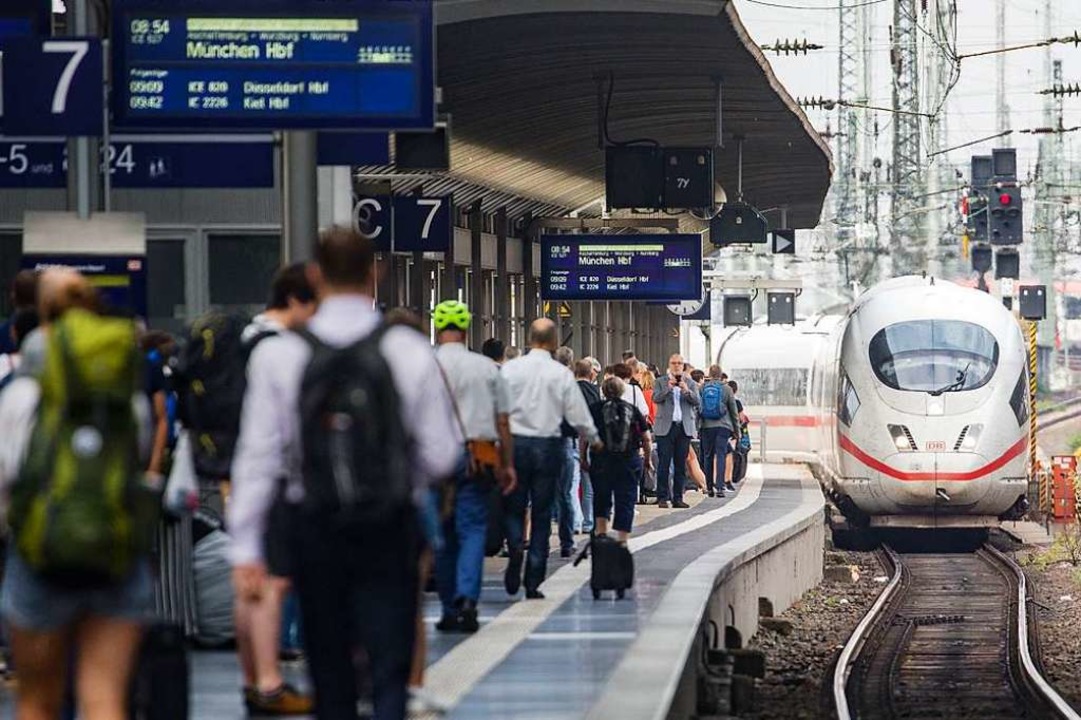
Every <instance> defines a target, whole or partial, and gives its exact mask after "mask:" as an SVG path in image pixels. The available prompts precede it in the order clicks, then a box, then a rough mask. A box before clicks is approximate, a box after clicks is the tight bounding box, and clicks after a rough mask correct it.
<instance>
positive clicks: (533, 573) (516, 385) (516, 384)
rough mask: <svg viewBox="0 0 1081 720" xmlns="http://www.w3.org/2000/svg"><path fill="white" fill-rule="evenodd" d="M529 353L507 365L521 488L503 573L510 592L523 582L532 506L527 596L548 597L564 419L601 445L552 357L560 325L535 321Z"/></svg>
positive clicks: (514, 499)
mask: <svg viewBox="0 0 1081 720" xmlns="http://www.w3.org/2000/svg"><path fill="white" fill-rule="evenodd" d="M529 342H530V346H531V348H532V349H531V350H530V352H529V353H528V354H527V355H525V356H524V357H520V358H517V359H515V360H511V361H510V362H508V363H507V364H506V365H504V366H503V371H502V374H503V377H504V379H505V380H506V381H507V387H508V388H509V390H510V397H511V412H510V429H511V433H512V434H513V435H514V467H515V469H516V470H517V471H518V489H517V490H516V491H515V492H514V493H513V494H512V495H511V496H510V498H509V502H508V508H507V518H506V533H507V545H508V547H509V549H510V561H509V562H508V563H507V571H506V575H505V576H504V586H505V588H506V590H507V593H508V594H509V595H516V594H517V593H518V589H519V587H520V586H521V584H522V560H523V557H522V555H523V551H524V547H523V545H524V537H525V512H526V507H527V506H530V503H532V504H531V506H530V507H531V514H530V519H531V520H532V530H531V532H530V539H529V558H528V562H527V563H526V569H525V589H526V598H527V599H530V600H538V599H543V598H544V595H543V594H542V593H541V591H540V590H539V587H540V584H541V583H542V582H544V578H545V575H546V574H547V571H548V543H549V536H550V535H551V527H552V502H553V500H554V498H555V492H556V486H557V485H558V483H559V478H560V474H561V473H562V472H563V461H564V456H565V453H564V450H563V439H562V437H561V432H560V425H561V423H562V421H563V419H564V418H566V420H567V422H568V423H570V425H571V426H572V427H574V428H575V429H576V430H577V431H578V432H579V433H580V434H581V436H582V437H584V438H585V439H586V441H587V442H588V443H589V444H591V445H594V446H597V447H599V446H600V441H599V438H598V435H597V428H596V427H595V426H594V424H593V418H592V416H591V415H590V413H589V408H588V407H587V406H586V401H585V399H584V398H583V397H582V392H581V391H580V390H579V389H578V384H577V383H576V382H575V380H574V375H573V374H572V373H571V371H570V370H568V369H567V368H565V367H564V366H562V365H560V364H559V363H558V362H556V361H555V360H553V359H552V353H554V352H555V350H556V348H557V347H558V344H559V335H558V331H557V328H556V326H555V323H553V322H552V321H551V320H549V319H547V318H541V319H539V320H535V321H534V322H533V324H532V325H531V326H530V328H529Z"/></svg>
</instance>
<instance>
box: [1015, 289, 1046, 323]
mask: <svg viewBox="0 0 1081 720" xmlns="http://www.w3.org/2000/svg"><path fill="white" fill-rule="evenodd" d="M1020 298H1021V317H1022V318H1024V319H1025V320H1043V319H1044V318H1046V317H1047V287H1046V286H1044V285H1023V286H1022V287H1021V294H1020Z"/></svg>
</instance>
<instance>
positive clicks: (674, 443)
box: [657, 423, 691, 502]
mask: <svg viewBox="0 0 1081 720" xmlns="http://www.w3.org/2000/svg"><path fill="white" fill-rule="evenodd" d="M690 451H691V439H690V438H689V437H687V435H686V434H685V433H684V432H683V424H682V423H680V424H678V425H677V424H676V423H673V424H672V429H671V430H669V431H668V434H667V435H664V436H661V437H658V438H657V456H658V458H659V461H660V463H659V464H660V467H658V468H657V501H658V502H664V501H666V500H668V499H669V498H671V499H672V500H673V501H674V502H680V501H682V500H683V488H684V486H685V485H686V484H687V455H689V454H690ZM670 470H671V471H672V472H671V473H670V472H669V471H670ZM671 476H674V477H671Z"/></svg>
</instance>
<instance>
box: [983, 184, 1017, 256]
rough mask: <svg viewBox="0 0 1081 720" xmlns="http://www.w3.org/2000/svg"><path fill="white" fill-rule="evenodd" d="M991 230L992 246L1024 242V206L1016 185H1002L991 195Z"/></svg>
mask: <svg viewBox="0 0 1081 720" xmlns="http://www.w3.org/2000/svg"><path fill="white" fill-rule="evenodd" d="M989 230H990V235H989V238H988V239H989V240H990V242H991V244H992V245H1020V244H1021V242H1022V241H1023V240H1024V205H1023V201H1022V199H1021V188H1020V187H1018V186H1017V184H1016V183H1013V184H1011V185H1005V184H1002V183H1000V184H999V185H997V186H996V187H995V190H994V192H992V193H991V204H990V224H989Z"/></svg>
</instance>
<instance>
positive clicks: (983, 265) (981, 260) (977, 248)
mask: <svg viewBox="0 0 1081 720" xmlns="http://www.w3.org/2000/svg"><path fill="white" fill-rule="evenodd" d="M993 261H994V253H993V252H992V250H991V248H990V247H988V246H987V245H973V246H972V269H973V270H975V271H976V272H978V273H979V274H980V275H983V274H984V273H986V272H988V271H989V270H990V269H991V265H992V264H993Z"/></svg>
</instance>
